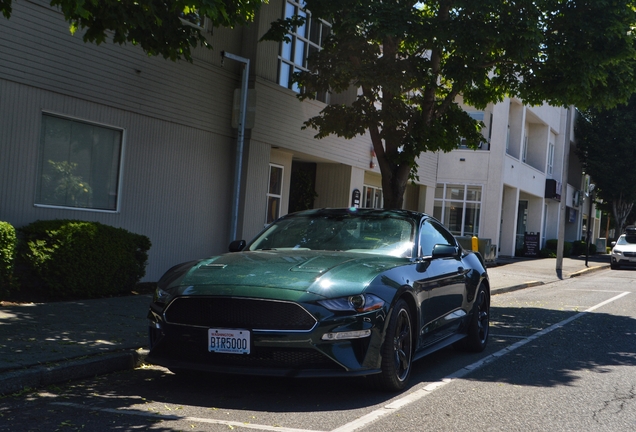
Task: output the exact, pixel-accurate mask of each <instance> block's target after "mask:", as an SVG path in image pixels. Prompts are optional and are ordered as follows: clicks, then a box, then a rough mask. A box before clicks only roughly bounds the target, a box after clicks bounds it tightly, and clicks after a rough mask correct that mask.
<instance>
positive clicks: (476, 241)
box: [472, 236, 479, 252]
mask: <svg viewBox="0 0 636 432" xmlns="http://www.w3.org/2000/svg"><path fill="white" fill-rule="evenodd" d="M472 246H473V252H479V239H478V238H477V236H473V239H472Z"/></svg>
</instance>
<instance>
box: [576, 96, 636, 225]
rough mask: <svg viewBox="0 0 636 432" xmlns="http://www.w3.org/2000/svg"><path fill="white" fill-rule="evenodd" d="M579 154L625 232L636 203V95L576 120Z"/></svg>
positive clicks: (584, 114) (596, 193) (601, 195)
mask: <svg viewBox="0 0 636 432" xmlns="http://www.w3.org/2000/svg"><path fill="white" fill-rule="evenodd" d="M575 133H576V138H577V146H576V153H577V155H578V156H579V158H580V159H581V161H582V163H583V169H584V170H585V172H586V173H587V174H589V175H590V176H591V177H592V179H593V181H594V183H595V184H596V189H595V191H594V194H595V195H596V196H598V197H600V198H602V199H603V201H605V202H607V203H608V204H609V205H608V206H606V208H607V207H609V210H610V211H611V212H612V215H613V216H614V220H615V222H616V229H617V232H619V233H620V232H622V230H623V227H624V226H625V224H626V222H627V219H628V217H629V215H630V213H631V211H632V208H633V206H634V202H636V170H634V161H635V160H636V146H635V145H634V139H633V137H634V136H635V135H636V96H633V97H632V98H631V99H630V100H629V102H628V103H626V104H621V105H618V106H616V107H615V108H612V109H609V110H602V109H597V108H590V109H588V110H585V111H582V112H581V113H580V115H579V116H578V118H577V122H576V131H575Z"/></svg>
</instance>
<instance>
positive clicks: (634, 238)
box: [616, 234, 636, 245]
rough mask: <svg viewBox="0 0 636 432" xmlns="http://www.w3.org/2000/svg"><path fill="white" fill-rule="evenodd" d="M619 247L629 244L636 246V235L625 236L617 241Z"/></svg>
mask: <svg viewBox="0 0 636 432" xmlns="http://www.w3.org/2000/svg"><path fill="white" fill-rule="evenodd" d="M616 244H617V245H628V244H636V235H625V234H623V235H622V236H620V237H619V238H618V240H617V241H616Z"/></svg>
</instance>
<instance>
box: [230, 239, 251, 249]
mask: <svg viewBox="0 0 636 432" xmlns="http://www.w3.org/2000/svg"><path fill="white" fill-rule="evenodd" d="M246 244H247V243H245V240H234V241H233V242H232V243H230V247H229V249H230V252H240V251H242V250H243V249H245V245H246Z"/></svg>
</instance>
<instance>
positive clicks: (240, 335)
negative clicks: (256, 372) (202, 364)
mask: <svg viewBox="0 0 636 432" xmlns="http://www.w3.org/2000/svg"><path fill="white" fill-rule="evenodd" d="M208 351H210V352H216V353H224V354H249V353H250V331H249V330H243V329H208Z"/></svg>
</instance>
